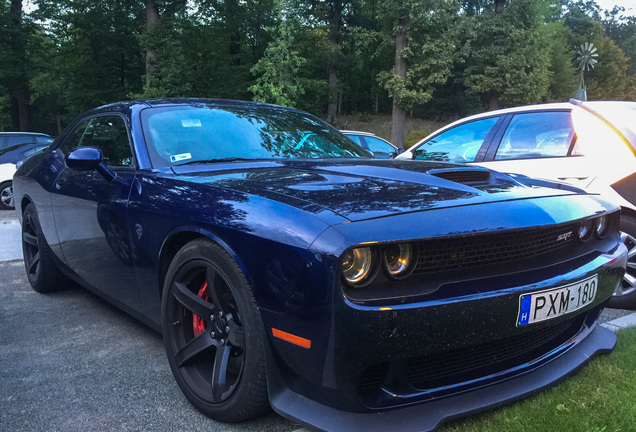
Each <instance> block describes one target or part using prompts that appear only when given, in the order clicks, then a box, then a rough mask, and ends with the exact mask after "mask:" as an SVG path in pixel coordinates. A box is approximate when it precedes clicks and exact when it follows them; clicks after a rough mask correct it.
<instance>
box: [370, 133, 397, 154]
mask: <svg viewBox="0 0 636 432" xmlns="http://www.w3.org/2000/svg"><path fill="white" fill-rule="evenodd" d="M364 140H365V141H366V142H367V146H368V147H369V150H371V151H372V152H373V153H382V154H387V155H388V154H391V153H395V149H394V148H393V147H392V146H391V144H388V143H385V142H384V141H382V140H381V139H378V138H374V137H364Z"/></svg>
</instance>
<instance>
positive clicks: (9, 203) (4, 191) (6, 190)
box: [0, 181, 15, 210]
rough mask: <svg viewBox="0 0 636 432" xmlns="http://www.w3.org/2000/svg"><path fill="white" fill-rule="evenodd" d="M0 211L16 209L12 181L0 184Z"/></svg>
mask: <svg viewBox="0 0 636 432" xmlns="http://www.w3.org/2000/svg"><path fill="white" fill-rule="evenodd" d="M0 209H2V210H13V209H15V203H14V199H13V182H11V181H6V182H4V183H0Z"/></svg>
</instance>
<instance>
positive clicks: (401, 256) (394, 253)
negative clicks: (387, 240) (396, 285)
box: [384, 243, 417, 279]
mask: <svg viewBox="0 0 636 432" xmlns="http://www.w3.org/2000/svg"><path fill="white" fill-rule="evenodd" d="M415 255H416V254H415V253H414V249H413V246H412V245H411V244H410V243H399V244H393V245H390V246H388V247H387V248H386V249H384V269H385V270H386V273H387V274H388V276H389V277H391V278H393V279H401V278H405V277H406V276H408V275H409V274H411V272H412V271H413V268H414V267H415V262H416V260H417V257H416V256H415Z"/></svg>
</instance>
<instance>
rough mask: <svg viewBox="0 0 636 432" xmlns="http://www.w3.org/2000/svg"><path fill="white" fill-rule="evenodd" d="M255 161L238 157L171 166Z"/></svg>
mask: <svg viewBox="0 0 636 432" xmlns="http://www.w3.org/2000/svg"><path fill="white" fill-rule="evenodd" d="M251 160H255V159H250V158H239V157H226V158H217V159H203V160H193V161H188V162H184V163H180V164H177V165H173V166H184V165H194V164H207V163H215V162H237V161H251Z"/></svg>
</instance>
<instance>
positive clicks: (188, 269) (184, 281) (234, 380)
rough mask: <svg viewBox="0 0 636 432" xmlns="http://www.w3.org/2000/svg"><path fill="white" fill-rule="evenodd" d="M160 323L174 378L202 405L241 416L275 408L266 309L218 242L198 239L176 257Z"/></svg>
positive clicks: (217, 415) (214, 413)
mask: <svg viewBox="0 0 636 432" xmlns="http://www.w3.org/2000/svg"><path fill="white" fill-rule="evenodd" d="M162 330H163V337H164V343H165V346H166V353H167V355H168V361H169V363H170V368H171V369H172V372H173V374H174V376H175V379H176V380H177V383H178V384H179V387H180V388H181V390H182V391H183V393H184V394H185V396H186V397H187V398H188V400H190V402H191V403H192V404H193V405H194V406H195V407H196V408H197V409H198V410H199V411H201V412H203V413H204V414H206V415H208V416H210V417H212V418H214V419H216V420H220V421H226V422H237V421H242V420H245V419H248V418H251V417H254V416H257V415H259V414H262V413H263V412H264V411H266V410H267V409H269V401H268V396H267V384H266V380H265V359H264V351H263V330H262V324H261V321H260V315H259V313H258V309H257V308H256V303H255V300H254V297H253V295H252V292H251V289H250V287H249V284H248V282H247V280H246V279H245V276H244V275H243V273H242V271H241V270H240V268H239V267H238V265H237V264H236V262H235V261H234V260H233V259H232V258H231V257H230V255H229V254H228V253H227V252H226V251H225V250H223V249H222V248H221V247H220V246H219V245H218V244H216V243H213V242H211V241H210V240H207V239H198V240H194V241H192V242H190V243H188V244H187V245H185V246H184V247H183V249H181V250H180V251H179V252H178V253H177V255H176V256H175V257H174V259H173V261H172V263H171V264H170V266H169V268H168V271H167V275H166V279H165V283H164V292H163V298H162Z"/></svg>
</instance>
